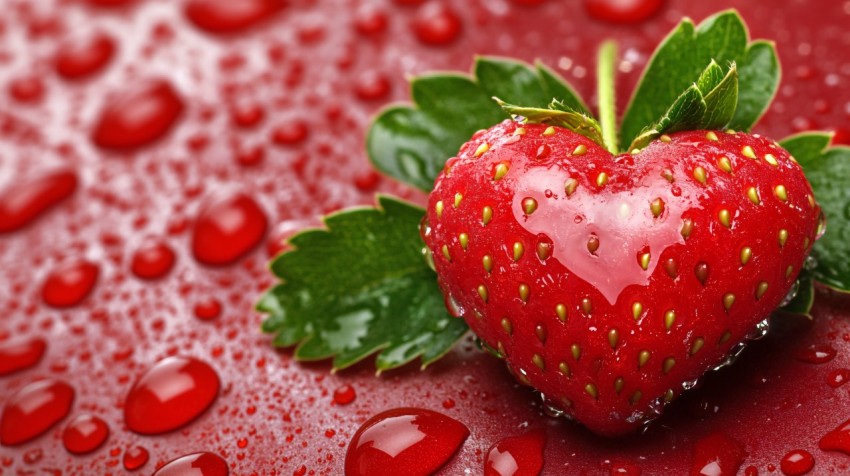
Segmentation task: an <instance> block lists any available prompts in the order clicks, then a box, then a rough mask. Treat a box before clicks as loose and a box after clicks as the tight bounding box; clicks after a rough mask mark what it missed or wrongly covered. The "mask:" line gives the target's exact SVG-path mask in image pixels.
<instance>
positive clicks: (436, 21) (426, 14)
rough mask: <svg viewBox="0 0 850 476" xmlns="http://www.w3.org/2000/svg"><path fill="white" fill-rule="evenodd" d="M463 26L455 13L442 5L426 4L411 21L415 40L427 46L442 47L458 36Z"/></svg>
mask: <svg viewBox="0 0 850 476" xmlns="http://www.w3.org/2000/svg"><path fill="white" fill-rule="evenodd" d="M462 27H463V24H462V22H461V20H460V17H458V15H457V13H455V11H454V10H453V9H452V8H450V7H448V6H447V5H445V4H443V3H427V4H425V5H423V6H422V7H420V8H419V10H418V11H417V12H416V17H415V18H414V20H413V31H414V33H415V34H416V38H418V39H419V41H421V42H422V43H425V44H427V45H434V46H442V45H447V44H449V43H451V42H453V41H455V40H456V39H457V38H458V36H460V32H461V29H462Z"/></svg>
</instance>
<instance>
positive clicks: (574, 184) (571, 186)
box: [564, 178, 578, 197]
mask: <svg viewBox="0 0 850 476" xmlns="http://www.w3.org/2000/svg"><path fill="white" fill-rule="evenodd" d="M576 188H578V180H576V179H574V178H568V179H567V181H566V182H564V192H566V193H567V196H568V197H569V196H570V195H572V194H573V192H575V191H576Z"/></svg>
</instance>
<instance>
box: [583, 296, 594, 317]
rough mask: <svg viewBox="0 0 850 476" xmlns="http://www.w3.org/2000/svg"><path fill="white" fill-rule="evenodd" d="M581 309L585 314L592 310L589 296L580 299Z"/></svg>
mask: <svg viewBox="0 0 850 476" xmlns="http://www.w3.org/2000/svg"><path fill="white" fill-rule="evenodd" d="M581 309H582V311H584V313H585V314H590V313H591V312H593V303H592V302H590V298H584V299H582V300H581Z"/></svg>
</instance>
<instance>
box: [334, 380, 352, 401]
mask: <svg viewBox="0 0 850 476" xmlns="http://www.w3.org/2000/svg"><path fill="white" fill-rule="evenodd" d="M356 398H357V392H356V391H355V390H354V387H352V386H351V385H348V384H346V385H343V386H341V387H339V388H337V389H336V390H334V396H333V399H334V403H336V404H337V405H348V404H350V403H352V402H354V400H355V399H356Z"/></svg>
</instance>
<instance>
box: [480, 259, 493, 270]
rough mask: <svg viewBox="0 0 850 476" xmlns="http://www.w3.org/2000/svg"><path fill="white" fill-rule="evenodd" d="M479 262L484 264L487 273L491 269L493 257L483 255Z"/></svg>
mask: <svg viewBox="0 0 850 476" xmlns="http://www.w3.org/2000/svg"><path fill="white" fill-rule="evenodd" d="M481 264H482V265H484V271H487V272H488V273H489V272H490V271H493V258H492V257H490V255H484V257H483V258H481Z"/></svg>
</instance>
